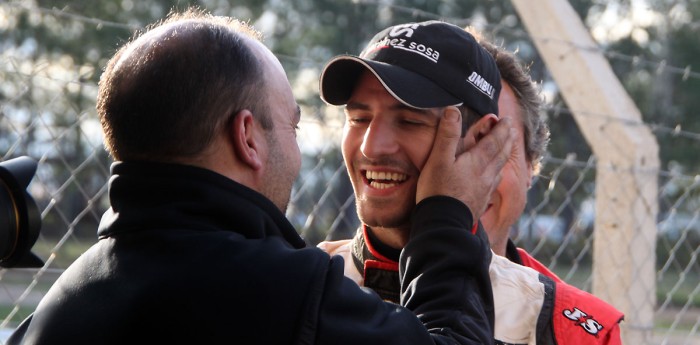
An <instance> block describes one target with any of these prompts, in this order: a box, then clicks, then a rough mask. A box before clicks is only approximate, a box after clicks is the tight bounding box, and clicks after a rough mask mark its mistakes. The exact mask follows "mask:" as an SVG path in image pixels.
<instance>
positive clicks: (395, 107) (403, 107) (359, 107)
mask: <svg viewBox="0 0 700 345" xmlns="http://www.w3.org/2000/svg"><path fill="white" fill-rule="evenodd" d="M345 110H369V106H368V105H366V104H364V103H359V102H349V103H348V104H346V105H345ZM389 110H399V111H408V112H412V113H416V114H419V115H428V116H433V112H432V111H430V109H419V108H414V107H409V106H407V105H405V104H403V103H396V104H394V105H392V106H391V107H389Z"/></svg>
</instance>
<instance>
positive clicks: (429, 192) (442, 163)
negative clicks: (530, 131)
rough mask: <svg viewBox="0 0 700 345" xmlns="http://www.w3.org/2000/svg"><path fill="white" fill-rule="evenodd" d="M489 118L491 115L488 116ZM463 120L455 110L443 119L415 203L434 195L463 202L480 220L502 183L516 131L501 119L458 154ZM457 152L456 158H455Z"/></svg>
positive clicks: (451, 108)
mask: <svg viewBox="0 0 700 345" xmlns="http://www.w3.org/2000/svg"><path fill="white" fill-rule="evenodd" d="M487 116H488V115H487ZM461 123H462V116H461V114H460V112H459V110H458V109H457V108H456V107H447V108H446V110H445V114H444V115H443V117H442V119H440V124H439V126H438V130H437V134H436V136H435V141H434V143H433V148H432V150H431V152H430V156H429V157H428V160H427V161H426V163H425V166H424V167H423V169H422V170H421V174H420V177H419V178H418V187H417V190H416V203H419V202H420V201H421V200H423V199H425V198H427V197H429V196H434V195H445V196H450V197H453V198H455V199H458V200H460V201H462V202H463V203H464V204H466V205H467V207H469V209H470V210H471V211H472V215H473V217H474V219H475V221H476V220H478V219H479V218H480V217H481V215H482V214H483V213H484V211H485V210H486V206H487V205H488V201H489V200H488V199H489V197H490V196H491V193H492V192H493V190H494V189H495V188H496V186H498V183H499V182H500V179H501V169H502V168H503V166H504V165H505V163H506V160H507V159H508V157H509V156H510V151H511V149H512V146H513V140H514V137H515V129H514V128H513V126H512V123H511V119H510V118H502V119H500V120H499V121H498V122H497V123H496V124H495V126H494V127H493V129H492V130H490V131H489V132H487V133H482V134H483V137H481V138H480V140H479V141H478V142H477V143H476V145H475V146H474V147H472V148H470V149H469V150H467V151H465V152H457V147H458V145H459V142H460V140H461V139H462V138H460V132H461ZM455 152H457V155H455Z"/></svg>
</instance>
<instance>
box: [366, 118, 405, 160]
mask: <svg viewBox="0 0 700 345" xmlns="http://www.w3.org/2000/svg"><path fill="white" fill-rule="evenodd" d="M398 139H399V136H398V133H397V132H396V130H395V128H394V127H393V126H392V125H391V124H390V123H387V122H386V121H372V122H371V123H370V125H369V126H368V127H367V131H366V132H365V136H364V138H363V140H362V147H361V150H362V154H363V155H364V156H365V157H367V158H379V157H382V156H386V155H391V154H395V153H397V152H398V151H399V147H400V145H399V141H398Z"/></svg>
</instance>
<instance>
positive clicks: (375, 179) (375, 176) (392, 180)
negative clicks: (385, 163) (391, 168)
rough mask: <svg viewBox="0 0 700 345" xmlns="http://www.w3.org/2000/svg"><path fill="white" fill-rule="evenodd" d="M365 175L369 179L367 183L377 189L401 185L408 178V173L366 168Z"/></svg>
mask: <svg viewBox="0 0 700 345" xmlns="http://www.w3.org/2000/svg"><path fill="white" fill-rule="evenodd" d="M364 176H365V178H366V179H367V183H368V184H369V185H370V186H371V187H372V188H376V189H386V188H391V187H394V186H397V185H399V184H400V183H402V182H403V181H406V179H407V176H406V174H402V173H397V172H387V171H371V170H365V171H364Z"/></svg>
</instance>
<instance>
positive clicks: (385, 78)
mask: <svg viewBox="0 0 700 345" xmlns="http://www.w3.org/2000/svg"><path fill="white" fill-rule="evenodd" d="M364 70H368V71H370V72H372V74H374V75H375V76H376V77H377V79H378V80H379V81H380V82H381V83H382V85H383V86H384V88H385V89H386V90H387V91H388V92H389V93H390V94H391V95H392V96H393V97H394V98H396V99H397V100H399V101H400V102H401V103H403V104H405V105H407V106H410V107H414V108H439V107H446V106H450V105H461V104H462V101H461V100H459V99H458V98H457V97H455V96H453V95H451V94H450V93H449V92H448V91H447V90H444V89H442V88H441V87H439V86H437V85H436V84H435V83H433V82H432V81H431V80H430V79H428V78H426V77H424V76H422V75H420V74H417V73H414V72H411V71H409V70H406V69H404V68H402V67H398V66H395V65H391V64H387V63H384V62H378V61H372V60H365V59H361V58H359V57H356V56H351V55H346V56H339V57H336V58H334V59H333V60H331V61H330V62H329V63H328V64H327V65H326V67H325V68H324V69H323V71H322V72H321V78H320V83H319V91H320V95H321V99H322V100H323V101H324V102H326V103H328V104H332V105H344V104H347V103H348V100H349V99H350V97H351V96H352V93H353V91H354V89H355V85H356V84H357V80H358V79H359V78H360V76H361V75H362V72H363V71H364Z"/></svg>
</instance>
